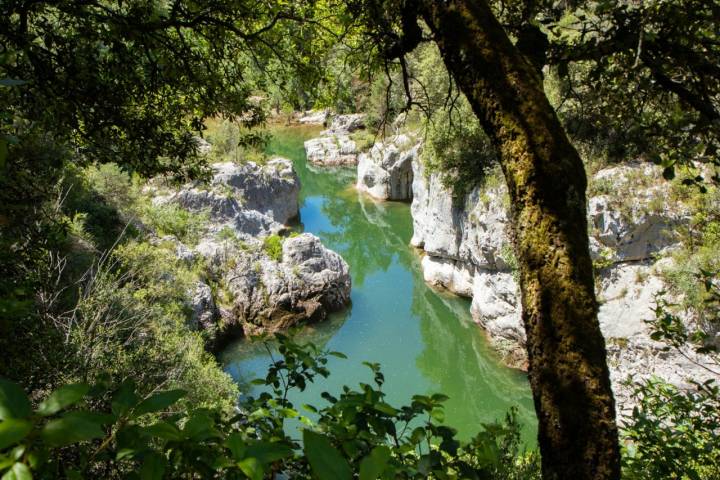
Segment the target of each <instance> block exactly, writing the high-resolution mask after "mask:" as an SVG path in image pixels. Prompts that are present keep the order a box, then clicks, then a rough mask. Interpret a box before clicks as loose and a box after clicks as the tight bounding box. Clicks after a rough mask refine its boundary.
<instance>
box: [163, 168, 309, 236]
mask: <svg viewBox="0 0 720 480" xmlns="http://www.w3.org/2000/svg"><path fill="white" fill-rule="evenodd" d="M212 168H213V171H214V175H213V177H212V180H211V181H210V185H205V184H200V183H195V184H192V185H188V186H186V187H184V188H182V189H181V190H180V191H178V192H175V193H174V194H171V195H168V196H164V197H158V198H156V199H155V203H156V204H157V203H170V202H172V203H176V204H177V205H179V206H181V207H183V208H185V209H187V210H189V211H191V212H196V213H199V212H204V213H207V214H208V216H209V223H208V232H209V233H210V234H212V233H213V232H214V233H217V232H219V231H220V230H222V229H223V228H225V227H228V228H230V229H232V230H233V231H234V232H236V233H237V234H238V235H241V236H244V237H257V236H260V235H270V234H274V233H277V232H279V231H281V230H283V229H284V228H285V225H286V224H287V223H288V222H289V221H290V220H292V219H293V218H296V217H297V216H298V211H299V210H298V193H299V191H300V180H299V179H298V177H297V174H296V173H295V171H294V170H293V168H292V163H291V162H290V160H286V159H281V158H276V159H273V160H271V161H269V162H268V163H267V164H266V165H257V164H255V163H253V162H248V163H247V164H243V165H238V164H235V163H232V162H225V163H217V164H214V165H213V166H212Z"/></svg>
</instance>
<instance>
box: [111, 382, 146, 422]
mask: <svg viewBox="0 0 720 480" xmlns="http://www.w3.org/2000/svg"><path fill="white" fill-rule="evenodd" d="M139 401H140V398H139V397H138V396H137V394H136V393H135V384H134V383H133V382H132V381H130V380H126V381H125V382H123V383H122V385H120V388H119V389H118V391H117V392H115V395H113V399H112V403H111V407H112V412H113V413H114V414H115V415H122V414H124V413H125V412H127V411H128V410H130V409H131V408H133V407H134V406H135V405H137V404H138V402H139Z"/></svg>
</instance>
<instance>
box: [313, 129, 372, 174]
mask: <svg viewBox="0 0 720 480" xmlns="http://www.w3.org/2000/svg"><path fill="white" fill-rule="evenodd" d="M305 154H306V155H307V159H308V161H309V162H311V163H314V164H315V165H322V166H340V165H355V164H356V163H357V157H358V154H359V152H358V149H357V146H356V144H355V142H354V141H352V140H351V139H350V137H349V136H347V135H344V134H339V135H329V136H325V137H318V138H313V139H310V140H307V141H306V142H305Z"/></svg>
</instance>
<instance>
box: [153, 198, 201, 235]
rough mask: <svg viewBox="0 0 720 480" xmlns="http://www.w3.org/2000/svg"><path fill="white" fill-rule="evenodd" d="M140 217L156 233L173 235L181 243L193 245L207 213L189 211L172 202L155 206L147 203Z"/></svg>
mask: <svg viewBox="0 0 720 480" xmlns="http://www.w3.org/2000/svg"><path fill="white" fill-rule="evenodd" d="M141 219H142V220H143V221H145V222H146V223H147V224H148V226H150V227H151V228H152V229H154V230H155V231H156V232H157V234H158V235H175V236H176V237H177V238H178V239H179V240H180V241H182V242H183V243H186V244H189V245H194V244H195V243H197V241H198V239H199V238H200V235H201V234H202V232H203V231H204V228H205V224H206V223H207V214H206V213H193V212H189V211H188V210H185V209H184V208H182V207H180V206H178V205H175V204H172V203H169V204H165V205H157V206H155V205H152V204H150V203H148V204H147V205H145V207H144V208H143V209H142V216H141Z"/></svg>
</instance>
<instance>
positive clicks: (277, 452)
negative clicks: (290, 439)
mask: <svg viewBox="0 0 720 480" xmlns="http://www.w3.org/2000/svg"><path fill="white" fill-rule="evenodd" d="M292 454H293V450H292V448H290V446H289V445H285V444H284V443H278V442H256V443H252V444H250V445H248V446H247V449H246V450H245V456H246V457H254V458H257V459H258V460H259V461H260V463H263V464H269V463H272V462H276V461H278V460H282V459H283V458H287V457H289V456H290V455H292Z"/></svg>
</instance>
